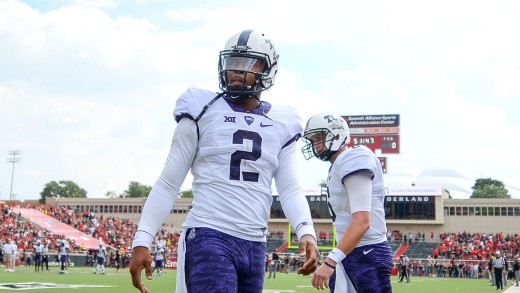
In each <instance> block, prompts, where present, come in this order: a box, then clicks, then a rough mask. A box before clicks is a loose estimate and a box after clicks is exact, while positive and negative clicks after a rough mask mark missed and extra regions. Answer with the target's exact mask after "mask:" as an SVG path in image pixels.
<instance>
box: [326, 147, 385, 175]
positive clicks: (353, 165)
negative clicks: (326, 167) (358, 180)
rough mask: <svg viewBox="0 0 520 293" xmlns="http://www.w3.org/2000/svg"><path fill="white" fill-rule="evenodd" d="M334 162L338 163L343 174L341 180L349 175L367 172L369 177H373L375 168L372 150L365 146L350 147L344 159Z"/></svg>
mask: <svg viewBox="0 0 520 293" xmlns="http://www.w3.org/2000/svg"><path fill="white" fill-rule="evenodd" d="M335 163H338V164H339V169H340V170H341V173H342V174H341V175H342V176H343V177H342V178H341V181H343V180H344V179H346V178H347V177H349V176H352V175H355V174H361V173H368V175H369V176H370V178H371V179H373V178H374V173H375V170H376V168H377V164H376V162H375V160H374V155H373V153H372V151H371V150H370V149H368V148H366V147H354V148H352V150H351V151H350V152H349V153H348V154H347V157H346V158H345V159H343V160H341V161H340V162H338V161H336V162H335Z"/></svg>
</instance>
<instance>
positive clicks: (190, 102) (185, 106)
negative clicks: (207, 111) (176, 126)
mask: <svg viewBox="0 0 520 293" xmlns="http://www.w3.org/2000/svg"><path fill="white" fill-rule="evenodd" d="M216 95H217V93H214V92H211V91H208V90H203V89H198V88H188V89H187V90H186V91H185V92H184V93H183V94H182V95H181V96H180V97H179V98H178V99H177V102H176V103H175V110H174V111H173V117H174V118H175V121H176V122H179V121H180V120H181V119H182V118H184V117H187V118H189V119H192V120H195V118H196V117H197V116H198V115H199V114H200V113H201V112H202V110H203V109H204V106H206V105H207V104H208V103H209V102H210V101H211V99H213V98H214V97H215V96H216Z"/></svg>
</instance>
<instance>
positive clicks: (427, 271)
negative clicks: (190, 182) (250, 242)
mask: <svg viewBox="0 0 520 293" xmlns="http://www.w3.org/2000/svg"><path fill="white" fill-rule="evenodd" d="M24 207H25V208H30V206H29V205H26V206H24ZM33 208H36V209H38V210H39V211H40V212H42V213H44V214H46V215H48V216H50V217H53V218H55V219H57V220H59V221H61V222H63V223H65V224H67V225H69V226H71V227H74V228H75V229H77V230H79V231H82V232H83V233H85V234H87V235H90V236H92V237H94V238H96V239H99V240H100V241H101V242H103V243H105V244H106V245H107V246H108V247H111V248H113V250H111V252H110V254H109V256H108V257H107V266H109V267H116V266H117V261H116V256H115V255H116V253H115V250H116V249H117V250H119V251H120V253H121V257H122V267H123V268H125V267H127V266H128V264H129V262H130V259H131V255H130V254H129V252H130V246H131V241H132V236H133V234H134V233H135V230H136V229H137V225H135V224H134V223H133V222H132V221H131V220H129V219H121V218H117V217H113V216H110V217H103V216H102V215H101V216H96V215H95V213H93V212H90V211H86V212H77V211H74V210H72V209H70V208H66V207H60V208H56V207H52V206H49V205H36V206H34V207H33ZM318 235H319V236H318V237H320V240H325V239H327V240H329V238H330V237H331V233H326V232H323V231H321V232H320V233H318ZM179 236H180V234H179V233H177V232H173V233H172V232H169V231H167V230H166V229H161V230H160V232H159V233H158V234H157V236H156V238H155V243H154V245H153V246H152V247H153V248H155V247H156V246H157V245H160V246H162V247H164V249H165V252H166V255H167V256H175V255H176V254H177V244H178V241H179ZM429 236H430V237H429V239H428V240H427V239H426V237H425V233H424V232H417V233H400V232H398V231H394V232H389V233H388V240H389V242H391V243H407V244H409V245H413V243H420V242H426V241H429V242H434V243H438V246H437V247H436V248H435V249H434V250H433V251H432V254H431V256H428V257H427V258H424V259H413V260H409V261H408V263H407V264H406V269H407V271H408V272H409V275H410V276H426V277H457V278H490V280H491V277H490V275H491V274H490V263H491V261H492V260H493V259H494V258H495V253H496V252H497V251H501V252H502V255H503V256H504V259H505V261H506V270H505V275H506V276H507V277H509V278H514V276H513V275H514V273H513V263H514V261H516V259H517V257H518V255H519V253H520V251H519V244H520V236H519V235H518V234H515V235H509V234H504V233H496V234H486V233H467V232H462V233H440V234H439V237H438V238H435V237H434V235H433V233H431V234H430V235H429ZM38 240H41V242H42V244H43V245H44V246H45V247H47V248H48V251H49V254H50V255H52V256H54V255H56V254H57V250H58V245H59V243H61V242H62V241H66V243H67V245H68V246H69V247H70V252H71V253H85V254H86V255H87V265H93V263H94V262H95V261H94V260H95V259H96V253H97V252H96V251H95V250H86V249H85V247H84V246H83V244H82V243H76V241H75V240H74V239H67V238H66V237H65V235H59V234H55V233H53V232H51V231H49V230H47V229H44V228H41V227H38V226H35V225H34V224H33V223H32V222H31V221H30V220H28V219H24V218H23V215H21V214H15V213H13V210H12V207H11V206H10V205H9V204H7V203H3V204H0V246H1V247H3V246H4V244H9V243H14V245H15V247H16V248H15V251H16V252H15V254H16V257H15V259H16V265H26V266H30V265H31V264H32V263H34V260H33V259H32V258H34V255H35V253H34V246H35V245H36V243H37V241H38ZM268 240H269V241H280V240H283V232H282V231H272V232H271V233H270V234H269V237H268ZM3 253H5V252H4V251H3V249H2V250H0V257H1V256H2V254H3ZM272 257H273V256H272V253H271V254H269V255H267V256H266V270H268V271H270V270H274V271H278V272H284V273H285V272H287V273H288V272H293V271H295V270H296V268H297V267H298V266H299V265H301V263H300V262H301V260H299V259H298V258H297V257H295V256H294V254H291V253H290V252H289V253H284V252H283V251H282V252H281V253H280V258H279V260H277V261H276V263H277V265H276V266H273V264H274V263H275V262H273V261H272ZM0 259H2V258H0ZM3 259H4V262H3V263H4V265H5V266H6V268H7V267H8V266H7V264H6V258H5V257H3ZM400 265H401V264H400V260H399V259H397V260H396V267H398V268H399V267H400ZM398 271H399V270H398Z"/></svg>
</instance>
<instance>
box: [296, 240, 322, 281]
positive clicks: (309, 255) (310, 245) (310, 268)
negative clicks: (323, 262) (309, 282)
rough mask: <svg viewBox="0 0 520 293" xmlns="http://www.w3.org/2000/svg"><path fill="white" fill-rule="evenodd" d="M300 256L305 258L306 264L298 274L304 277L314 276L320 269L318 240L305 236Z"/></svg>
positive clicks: (301, 244)
mask: <svg viewBox="0 0 520 293" xmlns="http://www.w3.org/2000/svg"><path fill="white" fill-rule="evenodd" d="M300 256H305V263H304V264H303V266H302V267H301V268H299V269H298V270H297V271H296V272H297V273H298V274H300V275H304V276H307V275H310V274H312V273H313V272H314V271H315V270H316V268H317V267H318V262H319V261H320V252H319V250H318V245H317V244H316V239H314V237H312V236H311V235H303V237H302V238H301V239H300Z"/></svg>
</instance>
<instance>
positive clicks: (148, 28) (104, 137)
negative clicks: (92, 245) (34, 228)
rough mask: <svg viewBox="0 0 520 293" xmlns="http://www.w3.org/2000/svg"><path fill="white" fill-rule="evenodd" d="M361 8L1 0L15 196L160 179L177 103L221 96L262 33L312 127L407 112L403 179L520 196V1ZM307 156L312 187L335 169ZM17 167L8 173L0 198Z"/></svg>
mask: <svg viewBox="0 0 520 293" xmlns="http://www.w3.org/2000/svg"><path fill="white" fill-rule="evenodd" d="M358 2H360V1H356V2H354V1H352V2H347V1H325V2H316V1H298V2H288V1H271V0H267V1H261V2H253V1H192V2H185V1H166V0H164V1H161V0H150V1H146V0H141V1H109V0H103V1H86V0H85V1H65V0H63V1H12V0H0V52H2V53H1V54H0V137H1V139H0V156H1V155H3V156H4V157H5V158H6V159H7V157H8V152H9V150H13V149H20V150H22V155H21V158H22V161H21V162H20V163H17V164H16V165H15V174H14V186H13V193H14V194H16V196H17V198H19V199H35V198H39V193H40V192H41V191H42V189H43V187H44V185H45V183H47V182H49V181H52V180H73V181H75V182H76V183H78V184H79V185H80V186H81V187H83V188H84V189H86V190H87V192H88V196H89V197H103V195H104V194H105V193H106V192H107V191H115V192H116V193H121V192H122V191H123V190H125V189H126V188H127V186H128V183H129V182H130V181H138V182H140V183H143V184H147V185H153V184H154V182H155V180H156V178H157V177H158V175H159V174H160V172H161V169H162V166H163V164H164V159H165V157H166V155H167V152H168V148H169V145H170V141H171V136H172V133H173V130H174V128H175V123H174V120H173V117H172V111H173V107H174V104H175V100H176V98H177V97H178V96H179V95H180V94H181V93H182V92H183V91H184V90H185V89H186V88H187V87H190V86H196V87H201V88H207V89H210V90H215V91H216V90H218V83H217V82H218V81H217V58H218V52H219V51H220V50H221V49H222V47H223V45H224V43H225V41H226V39H227V38H228V37H229V36H231V35H232V34H234V33H235V32H238V31H240V30H242V29H250V28H253V29H258V30H261V31H263V32H265V33H266V34H267V35H269V36H270V37H271V38H272V39H273V41H274V42H275V44H276V46H277V48H278V51H279V52H280V63H281V65H280V72H279V74H278V77H277V80H276V85H275V86H274V88H273V89H272V90H270V91H269V92H267V93H265V94H264V95H263V96H262V97H263V99H265V100H267V101H275V102H278V103H286V104H292V105H294V106H296V107H297V109H298V111H299V112H300V114H301V116H302V117H303V119H304V120H306V119H307V118H308V117H309V116H310V115H312V114H313V113H314V112H316V111H333V112H337V113H338V114H342V115H365V114H371V115H373V114H400V115H401V134H400V135H401V153H400V154H398V155H388V156H387V157H388V159H387V160H388V161H387V162H388V172H389V173H388V175H387V176H386V178H385V180H386V182H387V184H388V185H408V184H411V182H418V183H419V184H428V185H441V186H443V187H445V188H447V189H448V190H452V191H454V190H455V191H458V190H459V189H460V191H461V193H460V194H459V193H456V194H455V192H454V195H455V197H457V198H464V197H467V192H468V190H469V191H470V187H471V186H472V185H473V180H474V179H476V178H481V177H482V178H484V177H486V178H487V177H490V178H493V179H497V180H501V181H503V182H504V183H506V184H507V185H508V186H510V192H511V194H513V196H514V197H516V198H520V190H519V189H518V187H519V186H520V182H519V180H520V176H519V175H520V172H519V171H518V170H519V165H520V158H519V152H518V146H519V145H520V115H519V111H520V55H519V54H518V52H520V37H519V36H520V21H519V20H518V15H520V4H518V2H517V1H500V2H491V1H391V2H388V1H363V2H360V3H358ZM298 164H299V166H300V177H301V180H302V182H303V183H304V185H306V186H307V185H317V184H319V183H320V182H321V181H322V179H324V178H325V176H326V172H327V170H328V167H329V165H328V163H323V162H320V161H318V160H311V161H305V160H304V159H303V156H299V162H298ZM11 167H12V165H10V164H8V163H4V165H3V167H1V168H0V200H2V199H7V198H8V197H9V192H10V183H11V171H12V169H11ZM189 183H190V177H188V179H187V181H186V182H185V184H184V185H183V189H188V188H189V186H190V185H189ZM462 191H464V192H462Z"/></svg>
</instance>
